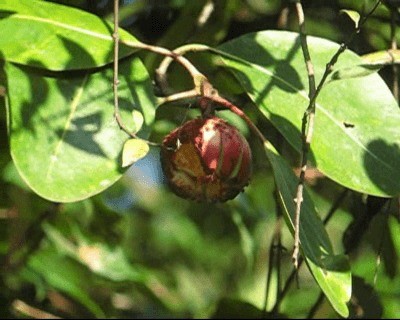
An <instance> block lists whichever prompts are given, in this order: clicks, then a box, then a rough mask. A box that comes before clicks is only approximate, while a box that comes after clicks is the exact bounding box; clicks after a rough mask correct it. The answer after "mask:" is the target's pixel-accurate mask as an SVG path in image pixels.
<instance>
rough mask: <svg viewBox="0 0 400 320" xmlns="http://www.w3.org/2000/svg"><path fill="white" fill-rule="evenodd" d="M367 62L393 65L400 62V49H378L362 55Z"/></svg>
mask: <svg viewBox="0 0 400 320" xmlns="http://www.w3.org/2000/svg"><path fill="white" fill-rule="evenodd" d="M361 58H362V59H363V60H364V63H365V64H369V65H378V66H379V65H380V66H384V65H392V64H394V63H395V64H399V63H400V50H384V51H376V52H372V53H368V54H365V55H363V56H361Z"/></svg>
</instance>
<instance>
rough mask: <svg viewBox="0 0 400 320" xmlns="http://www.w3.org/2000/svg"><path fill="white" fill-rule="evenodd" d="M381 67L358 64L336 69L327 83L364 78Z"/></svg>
mask: <svg viewBox="0 0 400 320" xmlns="http://www.w3.org/2000/svg"><path fill="white" fill-rule="evenodd" d="M382 67H383V65H378V64H359V65H355V66H353V67H348V68H342V69H337V70H335V71H334V72H332V74H331V75H330V77H329V80H328V81H329V82H330V81H334V80H344V79H351V78H358V77H365V76H368V75H370V74H373V73H376V72H378V71H379V70H380V69H381V68H382Z"/></svg>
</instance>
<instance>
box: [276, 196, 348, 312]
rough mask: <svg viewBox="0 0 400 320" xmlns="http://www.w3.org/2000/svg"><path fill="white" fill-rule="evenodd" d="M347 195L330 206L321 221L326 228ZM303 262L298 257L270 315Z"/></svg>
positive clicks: (284, 294) (277, 307) (287, 289)
mask: <svg viewBox="0 0 400 320" xmlns="http://www.w3.org/2000/svg"><path fill="white" fill-rule="evenodd" d="M348 193H349V190H348V189H345V190H344V191H343V192H341V193H340V194H339V195H338V197H337V198H336V199H335V201H334V202H333V204H332V206H331V207H330V209H329V211H328V213H327V214H326V216H325V218H324V220H323V221H322V223H323V224H324V226H326V225H327V224H328V223H329V221H330V220H331V218H332V217H333V214H334V213H335V212H337V209H339V207H340V205H341V204H342V203H343V201H344V199H345V198H346V196H347V195H348ZM303 262H304V260H303V258H302V257H299V263H298V268H297V269H296V268H293V270H292V272H291V273H290V275H289V277H288V278H287V279H286V282H285V284H284V286H283V288H282V290H281V291H280V293H279V294H278V297H277V298H276V302H275V305H274V307H273V308H272V310H271V312H272V314H276V313H277V312H278V309H279V306H280V304H281V302H282V301H283V298H284V297H285V296H286V294H287V293H288V292H289V289H290V286H291V284H292V282H293V280H294V279H295V278H296V275H297V272H298V270H299V269H300V267H301V266H302V265H303Z"/></svg>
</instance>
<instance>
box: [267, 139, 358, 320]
mask: <svg viewBox="0 0 400 320" xmlns="http://www.w3.org/2000/svg"><path fill="white" fill-rule="evenodd" d="M265 152H266V155H267V157H268V160H269V162H270V163H271V166H272V168H273V172H274V176H275V183H276V185H277V188H278V190H279V197H280V200H281V201H282V207H283V209H284V210H283V211H284V214H285V219H286V222H287V225H288V227H289V229H290V231H291V232H292V234H293V233H294V220H295V217H294V213H295V203H294V199H295V198H296V190H297V181H298V180H297V177H296V175H295V174H294V172H293V170H292V169H291V168H290V167H289V165H288V164H287V163H286V162H285V160H283V159H282V158H281V157H280V156H279V155H278V154H277V152H276V150H275V149H274V147H273V146H272V145H270V144H269V143H266V144H265ZM303 198H304V201H303V203H302V207H301V215H300V244H301V249H302V252H303V256H304V257H305V259H306V262H307V266H308V268H309V269H310V271H311V273H312V275H313V276H314V278H315V280H316V281H317V283H318V285H319V286H320V288H321V290H322V291H323V292H324V294H325V295H326V297H327V298H328V300H329V301H330V303H331V304H332V306H333V308H334V309H335V310H336V311H337V312H338V313H339V314H340V315H341V316H343V317H347V316H348V313H349V311H348V308H347V305H346V303H347V302H348V301H349V299H350V295H351V273H350V265H349V262H348V258H347V257H346V256H343V255H339V256H338V255H335V254H334V252H333V249H332V245H331V243H330V240H329V237H328V234H327V232H326V230H325V228H324V225H323V224H322V221H321V220H320V218H319V217H318V215H317V213H316V211H315V207H314V204H313V202H312V200H311V198H310V196H309V194H308V193H307V190H304V194H303Z"/></svg>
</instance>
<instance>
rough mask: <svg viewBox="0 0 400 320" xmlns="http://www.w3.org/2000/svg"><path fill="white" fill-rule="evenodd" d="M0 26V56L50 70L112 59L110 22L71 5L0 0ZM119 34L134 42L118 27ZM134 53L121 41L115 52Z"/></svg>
mask: <svg viewBox="0 0 400 320" xmlns="http://www.w3.org/2000/svg"><path fill="white" fill-rule="evenodd" d="M50 13H51V14H50ZM0 29H1V32H2V36H1V37H0V55H1V56H2V57H3V58H4V59H5V60H7V61H11V62H17V63H20V64H26V65H30V66H36V67H41V68H46V69H51V70H67V69H86V68H93V67H98V66H102V65H105V64H107V63H110V62H111V61H113V48H114V44H113V38H112V33H113V25H112V24H111V22H107V21H105V20H102V19H101V18H99V17H97V16H95V15H93V14H90V13H88V12H85V11H82V10H79V9H75V8H72V7H68V6H63V5H60V4H55V3H51V2H47V1H37V0H18V1H15V0H2V1H1V2H0ZM120 38H121V40H123V41H127V42H131V43H137V40H136V39H135V38H134V37H133V36H132V35H130V34H129V33H128V32H126V31H124V30H123V29H121V30H120ZM134 51H135V49H132V48H130V47H127V46H125V45H123V44H121V47H120V52H119V54H120V57H125V56H127V55H129V54H131V53H132V52H134Z"/></svg>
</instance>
